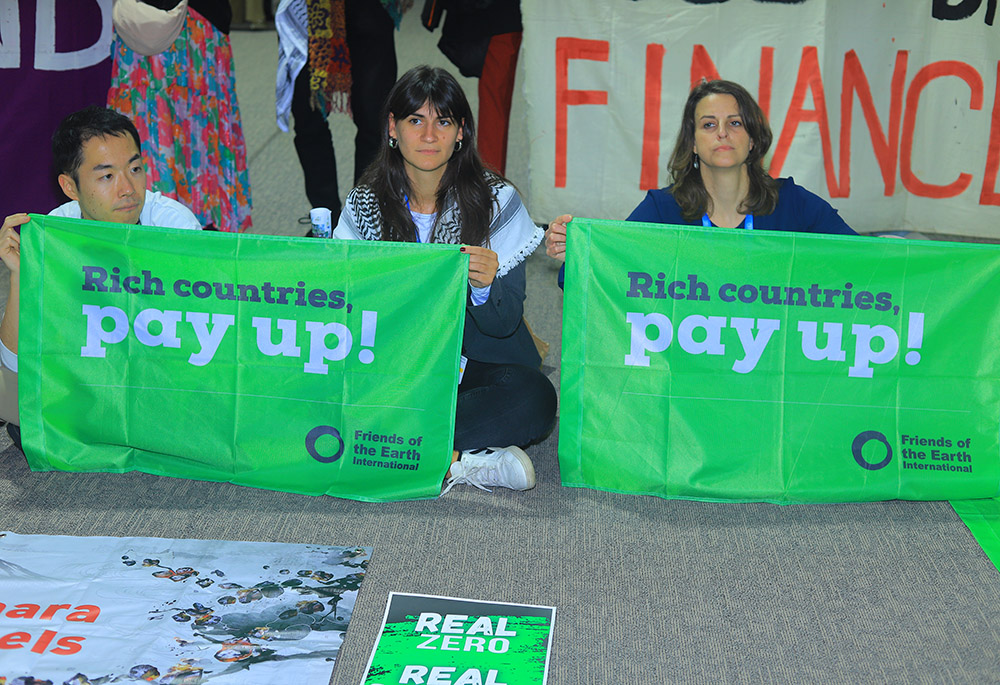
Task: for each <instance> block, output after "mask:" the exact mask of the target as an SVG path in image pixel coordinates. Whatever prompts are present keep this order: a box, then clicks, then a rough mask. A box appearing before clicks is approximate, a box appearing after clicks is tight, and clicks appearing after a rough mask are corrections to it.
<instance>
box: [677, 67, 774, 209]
mask: <svg viewBox="0 0 1000 685" xmlns="http://www.w3.org/2000/svg"><path fill="white" fill-rule="evenodd" d="M709 95H732V96H733V97H734V98H735V99H736V105H737V106H738V107H739V110H740V117H742V119H743V126H744V128H746V132H747V135H749V136H750V140H751V141H753V146H752V147H751V148H750V153H749V154H748V155H747V160H746V162H745V164H746V167H747V174H748V175H749V177H750V188H749V190H748V191H747V196H746V198H744V200H743V202H742V204H741V205H740V207H739V208H738V209H739V211H740V212H741V213H743V214H758V215H767V214H770V213H771V212H773V211H774V208H775V206H776V205H777V204H778V182H777V181H776V180H774V179H773V178H771V177H770V176H769V175H768V173H767V170H766V169H765V168H764V156H765V155H766V154H767V151H768V150H769V149H770V147H771V140H772V135H771V127H770V126H769V125H768V123H767V117H765V116H764V111H763V110H761V108H760V105H758V104H757V101H756V100H754V99H753V97H752V96H751V95H750V93H748V92H747V90H746V88H744V87H743V86H741V85H740V84H738V83H733V82H732V81H702V82H701V83H699V84H698V85H696V86H695V87H694V88H692V89H691V94H690V95H688V99H687V102H686V103H685V104H684V116H683V119H682V120H681V129H680V131H678V133H677V143H676V144H675V145H674V152H673V154H672V155H670V180H671V182H672V183H673V190H672V192H673V195H674V199H675V200H677V204H678V205H680V208H681V214H682V215H683V216H684V219H685V220H687V221H694V220H695V219H697V218H698V217H700V216H702V215H703V214H705V212H707V211H708V210H709V204H710V203H711V201H712V198H711V197H709V195H708V191H707V190H706V189H705V184H704V182H702V180H701V173H699V171H698V169H696V168H695V167H694V159H695V157H694V131H695V120H694V111H695V108H696V107H697V106H698V103H699V102H701V100H702V99H704V98H705V97H707V96H709Z"/></svg>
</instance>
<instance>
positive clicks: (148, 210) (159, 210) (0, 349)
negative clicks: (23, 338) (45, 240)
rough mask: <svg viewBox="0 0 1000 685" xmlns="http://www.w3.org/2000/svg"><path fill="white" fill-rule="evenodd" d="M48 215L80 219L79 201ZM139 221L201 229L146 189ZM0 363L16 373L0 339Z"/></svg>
mask: <svg viewBox="0 0 1000 685" xmlns="http://www.w3.org/2000/svg"><path fill="white" fill-rule="evenodd" d="M49 216H61V217H66V218H67V219H80V218H82V214H81V212H80V203H79V202H77V201H76V200H71V201H69V202H66V203H64V204H61V205H59V206H58V207H56V208H55V209H53V210H52V211H51V212H49ZM139 223H140V224H142V225H143V226H164V227H166V228H184V229H191V230H201V227H202V226H201V222H200V221H198V218H197V217H196V216H195V215H194V213H192V212H191V210H190V209H188V208H187V207H185V206H184V205H182V204H181V203H180V202H178V201H177V200H174V199H172V198H169V197H166V196H165V195H161V194H160V193H159V192H154V191H150V190H147V191H146V199H145V201H144V202H143V205H142V212H140V213H139ZM0 364H3V365H4V366H6V367H7V368H8V369H10V370H11V371H13V372H14V373H17V355H16V354H14V353H13V352H11V351H10V350H9V349H7V346H6V345H4V344H3V341H2V340H0Z"/></svg>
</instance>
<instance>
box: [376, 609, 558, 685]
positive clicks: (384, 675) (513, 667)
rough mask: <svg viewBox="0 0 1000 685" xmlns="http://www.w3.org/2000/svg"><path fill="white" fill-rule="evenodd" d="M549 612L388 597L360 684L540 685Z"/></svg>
mask: <svg viewBox="0 0 1000 685" xmlns="http://www.w3.org/2000/svg"><path fill="white" fill-rule="evenodd" d="M555 617H556V610H555V608H554V607H545V606H536V605H530V604H509V603H506V602H488V601H481V600H474V599H459V598H456V597H436V596H433V595H414V594H408V593H399V592H390V593H389V601H388V603H387V605H386V608H385V616H384V617H383V619H382V631H381V634H380V635H379V639H378V642H376V643H375V648H374V649H373V650H372V655H371V658H370V659H369V660H368V669H367V671H366V674H367V675H366V676H365V679H364V681H363V683H362V685H390V684H395V683H400V684H402V683H414V684H417V683H437V684H439V685H543V684H544V683H545V680H546V677H547V676H548V667H549V649H550V648H551V646H552V626H553V623H554V622H555Z"/></svg>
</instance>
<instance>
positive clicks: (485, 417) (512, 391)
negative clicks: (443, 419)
mask: <svg viewBox="0 0 1000 685" xmlns="http://www.w3.org/2000/svg"><path fill="white" fill-rule="evenodd" d="M555 420H556V390H555V388H553V387H552V383H550V382H549V379H548V378H546V377H545V375H544V374H543V373H542V372H541V371H539V370H538V369H533V368H530V367H527V366H519V365H517V364H489V363H486V362H477V361H475V360H472V359H470V360H469V363H468V364H467V365H466V367H465V375H464V376H463V377H462V382H461V383H460V384H459V386H458V405H457V410H456V415H455V449H456V450H459V451H461V450H470V449H478V448H480V447H507V446H509V445H518V446H520V447H524V446H525V445H529V444H531V443H534V442H538V441H540V440H542V439H544V438H545V437H546V436H547V435H548V434H549V433H550V432H551V431H552V428H553V426H554V425H555Z"/></svg>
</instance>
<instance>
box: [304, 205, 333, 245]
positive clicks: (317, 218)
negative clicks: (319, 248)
mask: <svg viewBox="0 0 1000 685" xmlns="http://www.w3.org/2000/svg"><path fill="white" fill-rule="evenodd" d="M309 221H311V222H312V234H313V237H315V238H329V237H330V236H332V235H333V224H332V221H333V213H332V212H331V211H330V210H329V209H327V208H326V207H314V208H313V209H310V210H309Z"/></svg>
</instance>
